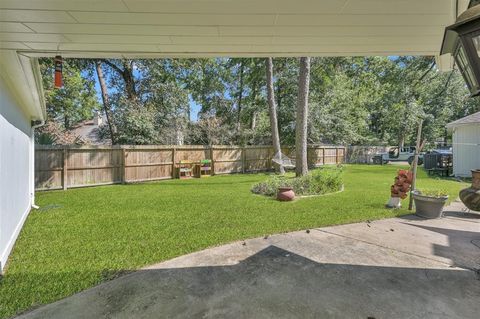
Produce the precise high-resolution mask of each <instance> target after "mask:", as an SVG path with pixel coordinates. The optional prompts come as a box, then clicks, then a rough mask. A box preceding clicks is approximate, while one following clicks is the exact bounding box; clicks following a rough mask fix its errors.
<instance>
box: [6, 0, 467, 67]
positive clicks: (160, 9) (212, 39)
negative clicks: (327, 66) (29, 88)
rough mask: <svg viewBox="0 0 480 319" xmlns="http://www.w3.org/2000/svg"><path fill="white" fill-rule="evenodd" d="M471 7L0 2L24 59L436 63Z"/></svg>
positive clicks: (204, 0) (454, 1) (172, 0)
mask: <svg viewBox="0 0 480 319" xmlns="http://www.w3.org/2000/svg"><path fill="white" fill-rule="evenodd" d="M468 2H469V1H468V0H295V1H292V0H156V1H155V0H21V1H19V0H0V10H1V14H0V31H1V32H0V47H1V48H2V49H6V50H16V51H19V52H21V53H22V54H24V55H27V56H51V55H55V54H58V53H60V54H62V55H63V56H66V57H92V58H93V57H137V58H141V57H164V56H176V57H178V56H195V57H199V56H345V55H438V52H439V50H440V46H441V42H442V38H443V32H444V28H445V26H447V25H449V24H451V23H453V22H454V20H455V17H456V16H457V15H458V13H459V12H462V11H463V10H465V9H466V7H467V5H468Z"/></svg>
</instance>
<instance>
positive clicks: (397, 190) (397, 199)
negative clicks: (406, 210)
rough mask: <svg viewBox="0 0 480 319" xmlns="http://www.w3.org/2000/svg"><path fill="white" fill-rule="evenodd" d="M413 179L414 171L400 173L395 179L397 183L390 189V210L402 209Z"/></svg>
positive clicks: (404, 170)
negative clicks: (403, 200)
mask: <svg viewBox="0 0 480 319" xmlns="http://www.w3.org/2000/svg"><path fill="white" fill-rule="evenodd" d="M412 179H413V173H412V171H410V170H406V169H401V170H399V171H398V174H397V176H396V177H395V183H394V184H393V185H392V186H391V187H390V200H389V201H388V203H387V207H388V208H400V207H401V206H402V199H405V198H407V196H408V191H409V190H410V186H411V184H412Z"/></svg>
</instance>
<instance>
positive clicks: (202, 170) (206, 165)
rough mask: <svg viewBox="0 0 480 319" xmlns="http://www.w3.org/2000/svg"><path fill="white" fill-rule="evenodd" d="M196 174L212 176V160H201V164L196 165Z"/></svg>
mask: <svg viewBox="0 0 480 319" xmlns="http://www.w3.org/2000/svg"><path fill="white" fill-rule="evenodd" d="M194 174H195V177H199V178H200V177H208V176H212V160H209V159H204V160H201V161H200V164H196V165H195V169H194Z"/></svg>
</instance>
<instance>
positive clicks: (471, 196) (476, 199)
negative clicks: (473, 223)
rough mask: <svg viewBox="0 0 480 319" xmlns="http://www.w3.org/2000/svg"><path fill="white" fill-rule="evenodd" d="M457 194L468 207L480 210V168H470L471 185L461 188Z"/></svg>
mask: <svg viewBox="0 0 480 319" xmlns="http://www.w3.org/2000/svg"><path fill="white" fill-rule="evenodd" d="M459 195H460V199H461V200H462V202H463V203H464V204H465V206H467V207H468V209H471V210H475V211H480V169H474V170H472V186H470V187H468V188H465V189H462V190H461V191H460V194H459Z"/></svg>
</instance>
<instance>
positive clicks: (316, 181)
mask: <svg viewBox="0 0 480 319" xmlns="http://www.w3.org/2000/svg"><path fill="white" fill-rule="evenodd" d="M342 186H343V172H342V169H341V168H323V169H316V170H313V171H312V172H310V173H309V174H308V175H305V176H301V177H291V176H278V175H273V176H271V177H269V178H268V179H267V180H266V181H263V182H260V183H257V184H254V185H253V186H252V189H251V191H252V192H253V193H255V194H261V195H266V196H275V195H276V194H277V191H278V188H279V187H291V188H292V189H293V191H294V192H295V194H296V195H298V196H303V195H322V194H328V193H332V192H337V191H339V190H341V188H342Z"/></svg>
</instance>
